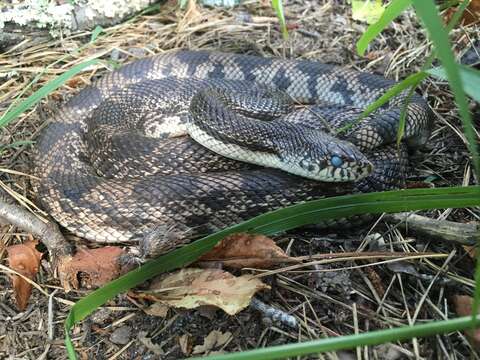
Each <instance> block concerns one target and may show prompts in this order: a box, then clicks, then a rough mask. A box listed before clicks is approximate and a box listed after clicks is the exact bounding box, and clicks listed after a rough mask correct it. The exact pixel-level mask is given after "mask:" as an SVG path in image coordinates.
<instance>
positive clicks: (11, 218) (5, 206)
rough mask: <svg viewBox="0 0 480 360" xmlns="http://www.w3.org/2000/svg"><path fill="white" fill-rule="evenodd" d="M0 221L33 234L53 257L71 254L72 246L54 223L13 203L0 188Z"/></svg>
mask: <svg viewBox="0 0 480 360" xmlns="http://www.w3.org/2000/svg"><path fill="white" fill-rule="evenodd" d="M0 221H2V222H6V223H9V224H12V225H14V226H16V227H18V228H20V229H22V230H24V231H26V232H29V233H31V234H33V235H34V236H35V237H37V238H38V239H39V240H40V241H41V242H42V243H43V244H45V246H46V247H47V248H48V251H49V253H50V255H51V256H52V258H54V259H57V258H59V257H64V256H69V255H71V254H72V248H71V247H70V245H69V244H68V242H67V241H66V240H65V238H64V237H63V235H62V234H61V232H60V230H59V229H58V226H57V225H56V224H55V223H52V222H46V223H45V222H43V221H42V220H40V219H39V218H37V217H36V216H35V215H34V214H32V213H30V212H28V211H27V210H25V209H24V208H23V207H20V206H18V205H16V204H13V202H12V200H11V198H10V196H9V195H8V194H6V193H5V192H4V191H3V190H1V189H0Z"/></svg>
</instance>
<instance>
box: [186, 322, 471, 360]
mask: <svg viewBox="0 0 480 360" xmlns="http://www.w3.org/2000/svg"><path fill="white" fill-rule="evenodd" d="M475 326H480V317H477V318H476V319H475V321H472V319H471V318H470V317H461V318H456V319H452V320H443V321H432V322H429V323H427V324H421V325H413V326H402V327H398V328H393V329H386V330H377V331H369V332H366V333H363V334H356V335H347V336H339V337H332V338H326V339H319V340H313V341H306V342H302V343H296V344H288V345H279V346H272V347H268V348H263V349H256V350H250V351H244V352H238V353H231V354H225V355H214V356H208V357H206V358H205V357H203V358H202V359H208V360H271V359H283V358H286V357H294V356H301V355H307V354H313V353H322V352H326V351H337V350H343V349H352V348H355V347H357V346H367V345H379V344H383V343H387V342H395V341H401V340H407V339H411V338H414V337H421V336H431V335H435V334H441V333H448V332H452V331H459V330H465V329H471V328H473V327H475ZM195 359H199V358H195Z"/></svg>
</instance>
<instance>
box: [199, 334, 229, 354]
mask: <svg viewBox="0 0 480 360" xmlns="http://www.w3.org/2000/svg"><path fill="white" fill-rule="evenodd" d="M232 337H233V336H232V333H231V332H229V331H227V332H226V333H222V332H220V331H218V330H213V331H211V332H210V334H208V335H207V337H206V338H205V339H204V340H203V345H197V346H195V347H194V348H193V354H194V355H198V354H204V353H207V354H208V353H210V352H211V351H212V350H214V349H218V348H220V347H222V346H224V345H226V344H228V343H229V342H230V340H232Z"/></svg>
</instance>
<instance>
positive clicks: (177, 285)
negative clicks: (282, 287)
mask: <svg viewBox="0 0 480 360" xmlns="http://www.w3.org/2000/svg"><path fill="white" fill-rule="evenodd" d="M269 288H270V287H269V286H268V285H265V284H264V283H262V282H261V281H260V280H259V279H256V278H254V277H253V276H252V275H242V276H240V277H235V276H233V275H232V274H230V273H228V272H226V271H223V270H219V269H196V268H187V269H182V270H180V271H177V272H175V273H171V274H167V275H165V276H161V277H160V278H158V279H156V280H154V281H153V283H152V285H151V286H150V289H149V291H148V292H146V293H144V294H140V296H141V297H144V298H147V299H149V300H153V301H160V302H162V303H164V304H167V305H169V306H174V307H181V308H186V309H194V308H196V307H198V306H201V305H214V306H217V307H219V308H221V309H223V310H224V311H225V312H226V313H227V314H230V315H234V314H236V313H238V312H239V311H241V310H242V309H244V308H246V307H247V306H248V305H249V304H250V300H251V298H252V297H253V295H254V294H255V293H256V292H257V291H259V290H263V289H269Z"/></svg>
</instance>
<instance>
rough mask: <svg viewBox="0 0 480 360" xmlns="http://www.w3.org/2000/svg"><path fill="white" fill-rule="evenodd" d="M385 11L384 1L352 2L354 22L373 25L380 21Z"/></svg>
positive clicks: (355, 0) (366, 0)
mask: <svg viewBox="0 0 480 360" xmlns="http://www.w3.org/2000/svg"><path fill="white" fill-rule="evenodd" d="M384 11H385V7H384V6H383V4H382V0H352V18H353V20H357V21H361V22H366V23H367V24H373V23H375V22H377V21H378V19H380V17H381V16H382V14H383V12H384Z"/></svg>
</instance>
